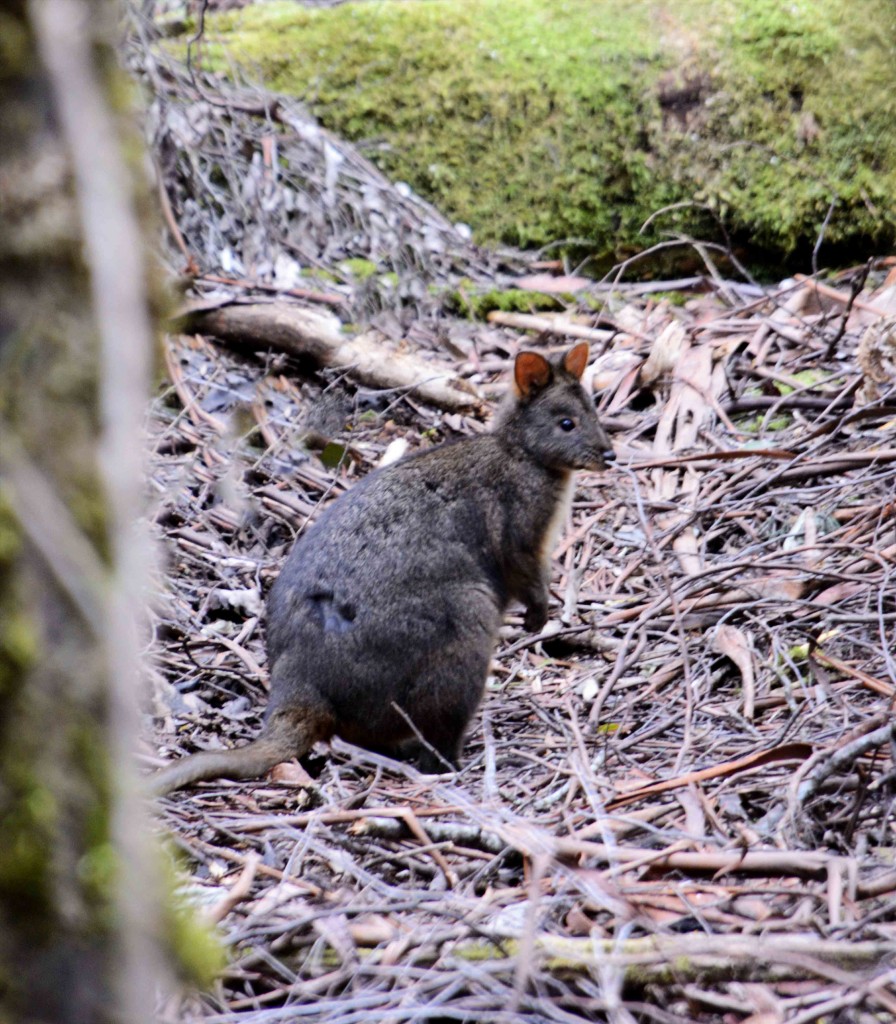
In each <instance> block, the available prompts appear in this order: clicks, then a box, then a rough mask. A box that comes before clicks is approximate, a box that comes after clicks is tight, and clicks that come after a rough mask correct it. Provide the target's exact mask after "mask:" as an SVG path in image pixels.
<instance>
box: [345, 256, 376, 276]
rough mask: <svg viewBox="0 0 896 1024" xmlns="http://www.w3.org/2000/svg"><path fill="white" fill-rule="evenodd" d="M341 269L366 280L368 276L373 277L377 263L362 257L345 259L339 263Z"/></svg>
mask: <svg viewBox="0 0 896 1024" xmlns="http://www.w3.org/2000/svg"><path fill="white" fill-rule="evenodd" d="M339 269H340V270H342V271H344V272H345V273H346V274H349V275H351V276H352V277H354V278H357V279H358V280H359V281H366V280H367V278H368V277H373V275H374V274H375V273H376V264H375V263H371V261H370V260H362V259H351V260H343V261H342V262H341V263H340V264H339Z"/></svg>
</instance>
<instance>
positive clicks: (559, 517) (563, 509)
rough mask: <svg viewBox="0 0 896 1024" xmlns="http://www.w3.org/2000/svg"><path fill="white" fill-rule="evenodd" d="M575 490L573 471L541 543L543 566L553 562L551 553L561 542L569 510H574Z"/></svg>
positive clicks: (561, 492) (560, 495) (558, 498)
mask: <svg viewBox="0 0 896 1024" xmlns="http://www.w3.org/2000/svg"><path fill="white" fill-rule="evenodd" d="M574 490H575V474H573V473H572V472H571V471H570V472H569V473H567V475H566V479H565V480H564V481H563V483H562V484H561V485H560V491H559V494H558V496H557V500H556V503H555V504H554V511H553V513H552V515H551V518H550V519H549V520H548V525H547V529H546V530H545V532H544V537H543V539H542V542H541V550H540V551H539V555H540V557H541V562H542V564H543V565H547V564H548V563H549V562H550V560H551V552H553V550H554V548H555V547H556V546H557V542H558V541H559V540H560V534H561V533H562V532H563V527H564V525H565V523H566V519H567V517H568V516H569V510H570V509H571V508H572V496H573V492H574Z"/></svg>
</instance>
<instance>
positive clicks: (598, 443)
mask: <svg viewBox="0 0 896 1024" xmlns="http://www.w3.org/2000/svg"><path fill="white" fill-rule="evenodd" d="M587 364H588V346H587V344H585V343H584V342H583V343H582V344H579V345H576V346H575V347H573V348H571V349H570V350H569V351H568V352H566V353H564V354H563V355H561V356H558V357H556V358H554V359H546V358H545V357H544V356H543V355H541V354H540V353H538V352H521V353H520V354H519V355H518V356H517V357H516V362H515V363H514V367H513V381H514V385H515V395H514V398H513V400H512V401H510V402H508V403H507V405H506V406H505V407H504V409H503V411H502V413H501V415H500V417H499V420H498V423H497V426H496V428H495V429H496V430H497V431H500V432H501V433H503V434H504V435H505V436H506V437H507V439H508V441H509V442H510V443H511V444H514V445H516V446H519V447H521V448H522V449H524V450H525V451H526V452H528V453H529V454H530V455H532V456H533V457H534V458H535V459H537V460H538V462H540V463H541V464H542V465H545V466H550V467H551V468H552V469H602V468H603V467H604V466H606V464H607V463H608V462H612V461H613V459H615V458H616V455H615V453H614V452H613V449H612V447H611V445H610V439H609V438H608V437H607V435H606V433H605V432H604V429H603V427H602V426H601V425H600V421H599V420H598V418H597V413H596V412H595V411H594V402H593V401H592V399H591V397H590V395H588V394H587V393H586V392H585V389H584V388H583V387H582V384H581V377H582V374H583V373H584V372H585V367H586V365H587Z"/></svg>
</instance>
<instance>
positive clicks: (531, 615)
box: [523, 604, 548, 633]
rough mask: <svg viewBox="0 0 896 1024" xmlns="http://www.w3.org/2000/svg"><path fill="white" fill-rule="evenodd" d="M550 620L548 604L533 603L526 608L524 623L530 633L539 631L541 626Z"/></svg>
mask: <svg viewBox="0 0 896 1024" xmlns="http://www.w3.org/2000/svg"><path fill="white" fill-rule="evenodd" d="M547 621H548V606H547V605H546V604H544V605H542V604H536V605H531V606H530V607H529V608H527V609H526V615H525V617H524V618H523V625H524V626H525V627H526V631H527V632H528V633H538V632H540V631H541V627H542V626H543V625H544V624H545V623H546V622H547Z"/></svg>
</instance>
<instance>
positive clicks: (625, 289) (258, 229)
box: [131, 26, 896, 1024]
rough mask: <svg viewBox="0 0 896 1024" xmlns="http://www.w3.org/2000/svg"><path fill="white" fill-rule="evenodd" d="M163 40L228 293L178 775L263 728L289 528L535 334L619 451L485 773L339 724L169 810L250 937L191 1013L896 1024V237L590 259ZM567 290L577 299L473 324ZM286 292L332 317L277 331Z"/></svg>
mask: <svg viewBox="0 0 896 1024" xmlns="http://www.w3.org/2000/svg"><path fill="white" fill-rule="evenodd" d="M142 31H144V32H145V31H147V29H146V26H143V29H142ZM135 38H136V42H135V43H134V45H133V52H132V54H131V59H132V65H133V66H134V68H135V71H136V72H137V73H138V75H139V78H140V81H141V83H142V85H143V87H144V88H145V89H146V90H147V92H148V93H149V98H150V110H149V115H148V130H149V132H150V134H151V136H152V149H153V153H154V154H155V160H156V165H157V170H158V173H159V180H160V182H161V186H160V188H161V190H162V193H163V196H164V198H163V207H164V209H165V210H166V211H167V212H166V239H167V240H166V243H165V259H166V262H167V264H168V267H169V269H170V270H171V272H172V275H175V274H178V275H187V276H188V277H189V289H190V299H189V303H188V306H184V308H183V309H182V310H180V311H179V312H180V313H181V314H182V316H181V319H180V320H179V321H178V322H177V326H176V327H175V326H174V324H173V323H172V330H171V332H170V333H169V334H168V335H167V336H166V338H165V341H164V368H165V380H164V382H163V383H162V384H161V385H160V387H159V390H158V393H157V394H156V396H155V398H154V400H153V402H152V406H151V409H150V412H149V416H148V420H147V426H148V430H147V451H148V490H149V497H150V501H151V508H152V513H151V521H152V528H153V531H154V534H155V537H156V538H157V542H158V545H157V546H158V549H159V551H160V553H161V560H160V568H159V569H158V571H157V574H156V576H155V579H154V581H153V593H152V595H151V613H150V614H151V630H150V637H149V642H148V656H149V657H148V660H149V663H150V665H151V668H150V671H149V675H150V686H149V690H150V693H151V698H150V707H148V709H147V723H148V729H147V736H148V740H149V739H151V740H153V741H154V744H155V745H154V746H153V745H152V743H150V742H148V743H147V746H146V748H145V751H144V761H145V763H146V765H147V767H152V766H153V765H158V764H159V763H161V760H162V758H166V759H167V758H170V757H177V756H182V755H184V754H186V753H189V752H191V751H193V750H198V749H211V748H215V747H221V746H225V745H233V744H238V743H242V742H245V741H247V740H248V739H250V738H251V737H253V736H255V735H256V734H257V732H258V730H259V728H260V723H261V714H262V712H263V708H264V706H265V701H266V684H267V675H266V667H265V650H264V617H263V601H264V594H265V593H266V591H267V589H268V587H269V585H270V583H271V581H272V579H273V578H274V577H275V575H276V573H277V570H278V567H279V566H280V564H281V563H282V561H283V559H284V557H285V555H286V553H287V551H288V549H289V547H290V545H291V543H292V541H293V540H294V539H295V537H296V536H297V534H298V533H299V532H300V531H301V530H302V529H304V528H305V527H306V526H307V525H308V523H309V522H312V521H313V520H314V517H315V516H316V515H317V513H318V511H319V510H320V509H321V508H322V507H323V506H324V505H325V504H326V502H327V501H329V500H330V499H332V498H333V497H334V496H336V495H338V494H339V493H340V492H342V491H343V490H345V489H346V488H348V487H350V486H351V485H352V483H353V482H354V481H356V480H358V479H360V478H361V477H362V476H363V474H365V473H367V472H369V471H370V470H371V469H372V468H374V467H375V466H376V465H377V464H378V463H379V462H380V460H381V459H382V457H383V455H384V453H385V452H386V451H387V450H389V449H390V446H394V445H398V446H400V448H401V449H402V450H404V449H406V450H408V451H416V450H419V449H420V448H422V447H425V446H429V445H432V444H435V443H439V442H441V441H443V440H450V439H452V438H456V437H458V436H462V435H464V434H468V433H470V432H474V431H481V430H483V429H486V423H487V411H488V410H489V409H491V408H493V405H494V402H495V400H497V399H498V398H499V397H500V394H501V390H502V388H503V387H504V386H505V385H506V381H507V379H508V373H509V369H510V366H511V365H512V359H513V357H514V355H515V354H516V353H517V352H518V351H519V350H520V348H524V347H527V346H532V347H538V348H540V349H541V350H548V351H556V350H559V349H562V348H565V347H567V346H568V344H569V343H570V339H572V338H581V337H586V338H588V339H589V340H590V342H591V359H592V367H593V386H594V388H595V394H596V397H597V400H598V403H599V410H600V413H601V416H602V420H603V422H604V425H605V426H606V427H607V429H608V430H609V431H610V432H611V436H612V440H613V444H614V447H615V450H616V452H617V457H618V465H617V466H616V467H615V468H612V469H610V470H608V471H605V472H603V473H600V474H596V473H581V474H579V475H578V477H577V487H576V493H575V500H574V504H573V511H572V517H571V522H570V523H569V524H568V527H567V529H566V531H565V532H564V534H563V537H562V539H561V541H560V544H559V547H558V549H557V552H556V557H555V573H554V577H553V586H552V593H553V597H554V604H553V607H552V618H551V621H550V622H549V624H548V627H546V628H545V630H544V631H543V632H542V633H541V634H539V635H538V636H531V635H527V634H525V633H524V632H523V629H522V622H521V615H520V614H518V610H516V609H513V610H512V611H511V614H510V615H509V616H508V619H507V625H506V627H505V629H504V631H503V633H502V640H501V643H500V645H499V648H498V650H497V651H496V654H495V658H494V662H493V668H492V674H491V677H490V680H489V685H488V691H487V695H486V698H485V700H484V702H483V705H482V708H481V711H480V713H479V714H478V715H477V716H476V719H475V726H474V728H473V730H472V731H471V733H470V735H469V737H468V741H467V743H466V746H465V748H464V755H463V764H462V767H461V770H460V771H459V772H458V773H457V774H456V775H453V776H439V777H432V776H421V775H420V774H419V773H418V772H417V771H416V770H415V769H414V768H413V767H411V766H410V765H407V764H401V763H397V762H394V761H391V760H389V759H388V758H383V757H380V756H377V755H375V754H371V753H368V752H366V751H363V750H359V749H356V748H352V747H350V746H348V745H347V744H345V743H342V742H340V741H338V740H336V741H334V742H333V744H332V745H331V746H330V748H329V749H321V750H320V751H319V752H318V753H317V754H315V756H314V757H312V758H310V759H308V760H307V762H306V763H305V764H303V765H302V766H299V765H296V764H293V765H284V766H280V768H278V769H277V770H276V771H275V772H274V773H273V775H272V777H271V778H269V779H266V780H260V781H258V782H254V783H239V784H236V783H230V782H226V781H221V782H218V783H214V784H208V783H207V784H203V785H201V786H197V787H195V788H193V789H190V790H186V791H183V792H179V793H177V794H174V795H173V796H172V797H171V798H169V799H167V800H165V801H161V802H160V803H159V805H158V820H159V822H160V825H161V827H163V828H164V830H165V831H166V833H167V834H169V835H170V837H171V842H172V843H173V845H174V846H175V847H176V848H177V849H178V850H180V851H181V852H182V853H183V855H184V859H183V866H184V869H185V870H186V871H188V872H189V875H190V881H189V884H188V885H185V898H188V899H189V900H190V901H192V902H195V903H196V905H197V906H198V907H201V908H202V913H203V914H204V915H205V916H206V917H207V918H208V920H210V921H213V922H215V923H217V925H218V927H219V928H220V929H221V934H222V936H223V939H224V941H225V942H226V943H227V944H228V946H229V947H230V948H231V949H232V960H231V963H230V965H229V967H228V968H227V969H226V971H225V972H224V974H223V975H222V976H221V978H220V980H219V981H218V982H217V984H216V985H215V987H214V989H213V990H212V991H211V992H208V993H205V994H201V995H200V994H193V995H189V996H185V997H183V998H180V997H177V998H175V997H172V999H171V1000H170V1001H169V1002H168V1003H167V1005H166V1006H165V1007H164V1011H163V1014H162V1017H163V1019H166V1020H172V1021H173V1020H196V1021H200V1020H201V1021H206V1022H217V1024H230V1022H237V1021H240V1022H246V1024H249V1022H259V1024H260V1022H265V1024H275V1022H280V1021H283V1022H286V1021H295V1020H324V1019H325V1020H327V1021H328V1022H329V1024H349V1022H352V1021H367V1020H380V1021H395V1022H401V1021H408V1022H410V1021H423V1020H433V1021H449V1020H470V1021H474V1020H485V1019H488V1020H490V1021H495V1022H505V1021H506V1022H510V1021H521V1020H532V1021H558V1022H563V1021H582V1020H609V1021H613V1022H628V1021H633V1020H634V1021H658V1022H664V1021H669V1022H672V1021H682V1020H686V1021H687V1020H691V1021H697V1022H704V1021H705V1022H719V1024H721V1022H725V1024H728V1022H741V1021H744V1022H746V1021H750V1022H753V1024H759V1022H760V1021H761V1022H763V1024H771V1022H776V1021H781V1022H784V1021H794V1022H801V1024H803V1022H810V1021H816V1020H817V1021H822V1020H826V1021H843V1022H846V1021H849V1022H863V1021H868V1022H871V1021H882V1020H887V1019H893V1016H894V1015H896V923H894V922H896V857H894V854H896V835H894V825H896V821H894V800H896V772H894V743H896V727H894V717H893V702H894V697H896V654H894V650H896V644H894V634H896V587H894V573H896V526H894V523H896V519H894V502H896V387H894V385H896V326H894V324H896V261H894V260H893V259H881V260H877V261H875V262H874V263H873V265H872V264H869V266H866V267H858V268H854V269H852V270H847V271H844V272H842V273H841V274H839V275H836V276H829V277H826V278H825V280H824V282H819V281H817V280H816V279H815V278H793V279H790V280H788V281H785V282H782V283H780V284H778V285H775V286H760V285H757V284H756V283H755V282H752V281H750V280H747V279H743V280H738V281H734V280H731V279H730V277H729V276H723V274H722V273H721V272H720V270H719V269H718V263H719V261H715V262H714V261H713V258H712V254H711V253H710V252H708V251H707V250H706V249H705V248H704V249H700V252H701V258H703V259H705V263H704V264H703V268H702V269H701V270H700V271H699V272H697V273H695V274H692V275H691V276H690V277H689V278H688V279H687V280H685V281H675V282H660V283H659V284H658V283H657V282H645V283H643V284H642V285H639V284H638V283H637V281H636V275H637V273H638V269H639V268H638V265H637V264H635V265H633V266H632V267H629V268H626V272H625V274H624V275H623V276H621V277H619V278H618V279H614V280H610V281H607V282H603V283H597V282H583V281H579V280H577V279H576V278H577V275H575V273H574V269H575V268H567V267H563V266H562V265H557V264H550V263H542V264H539V265H537V266H535V267H533V265H532V264H533V262H535V261H534V260H530V259H529V258H527V257H526V256H524V255H523V254H520V253H511V252H508V253H494V252H483V251H481V250H479V249H477V248H476V247H475V246H474V245H473V244H471V243H470V241H469V240H468V238H467V237H466V236H465V234H464V232H463V231H462V230H460V229H458V228H456V227H455V226H453V225H451V224H450V223H449V222H448V221H447V220H446V219H445V218H444V217H442V216H441V215H439V214H438V213H437V212H436V211H434V210H432V209H431V208H430V207H428V206H427V204H425V203H423V202H422V201H420V200H418V199H417V198H416V197H415V196H413V195H412V194H410V193H409V192H408V190H406V189H403V188H401V187H400V186H396V185H394V184H393V183H391V182H389V181H387V180H386V179H384V178H383V176H382V175H380V174H379V172H377V171H376V170H375V169H374V168H372V166H370V165H369V164H368V163H367V162H366V161H364V160H363V159H361V158H360V157H358V156H357V154H356V153H354V152H353V151H352V150H351V148H350V147H348V146H346V145H345V144H343V143H341V142H339V141H338V140H335V139H332V138H329V137H328V136H327V135H326V133H325V132H323V131H321V130H320V129H318V128H317V127H316V126H315V125H314V124H313V122H311V121H310V119H308V118H307V116H305V115H303V113H302V111H301V108H300V107H299V105H298V104H295V103H294V101H290V100H287V99H285V98H282V97H272V96H270V95H268V94H264V93H262V92H261V91H260V90H253V89H251V88H250V87H248V86H241V87H234V86H230V85H227V84H225V83H223V82H220V81H212V80H210V79H205V78H200V77H199V76H197V75H191V74H190V73H189V72H187V71H186V70H185V69H183V68H182V67H180V66H178V65H177V64H176V63H175V62H174V61H173V60H171V59H168V58H165V57H163V56H162V55H161V53H160V52H159V50H158V49H157V48H156V47H155V46H154V45H151V43H152V41H151V40H149V41H147V40H145V39H144V40H143V41H142V43H141V41H140V33H139V31H138V32H137V34H136V37H135ZM138 43H139V44H140V45H137V44H138ZM144 44H145V45H144ZM358 261H363V262H364V263H365V266H366V264H370V265H371V266H372V267H373V268H374V269H375V272H374V273H368V272H367V271H366V270H365V271H364V273H363V274H359V273H358V268H359V263H358ZM646 266H647V264H645V267H646ZM532 275H537V277H536V280H535V282H534V285H537V286H538V290H539V293H540V294H543V293H544V292H547V293H548V294H550V293H552V292H554V293H556V294H557V295H558V298H557V304H558V306H559V307H562V308H558V309H556V310H554V311H553V312H545V311H544V310H543V309H533V310H532V311H531V313H527V312H525V311H516V312H500V311H496V312H495V313H494V314H493V316H492V317H491V319H490V320H488V321H482V320H480V321H471V320H467V319H463V318H462V317H461V316H460V315H459V314H458V313H457V312H456V306H455V303H456V296H457V294H458V293H470V294H472V293H477V292H483V291H486V290H488V289H489V288H495V287H498V288H518V289H519V290H523V291H524V290H525V289H526V288H527V287H532V286H533V282H531V281H527V280H526V278H527V277H531V276H532ZM559 275H562V277H560V276H559ZM552 280H554V281H558V282H559V283H557V284H556V285H555V286H553V285H552ZM566 289H570V290H569V291H567V290H566ZM248 306H251V307H253V308H257V309H259V310H260V312H258V313H257V314H255V315H256V316H257V317H259V318H260V320H259V321H258V322H260V323H261V324H262V325H264V324H266V323H268V322H269V320H270V318H273V317H275V316H276V315H279V312H278V311H279V310H280V309H281V307H284V306H285V307H287V309H286V315H287V319H289V317H293V320H291V321H290V323H291V327H290V331H292V333H289V332H287V334H288V336H289V338H291V339H293V340H292V341H290V342H289V344H281V343H280V342H279V341H277V340H276V339H275V340H274V342H273V344H272V345H264V344H262V343H261V342H260V340H259V337H258V336H255V335H253V334H251V332H250V333H249V334H248V335H247V336H246V337H245V339H244V340H243V343H241V344H240V343H239V340H238V336H239V329H238V328H234V330H233V331H231V333H230V334H228V329H227V328H226V324H228V323H229V324H230V325H231V326H232V325H233V323H234V322H237V323H243V324H244V323H245V320H236V321H235V320H233V319H232V318H233V317H235V316H236V314H237V313H239V312H240V308H241V307H248ZM197 310H198V312H197ZM242 312H245V311H244V310H243V311H242ZM210 313H215V314H216V315H218V319H217V320H215V321H213V322H212V321H208V320H207V321H205V322H203V321H202V319H201V316H202V315H208V314H210ZM197 317H199V319H196V318H197ZM228 317H231V319H230V320H228V319H227V318H228ZM266 317H267V318H268V319H265V318H266ZM295 322H299V323H300V324H301V325H303V326H301V327H295ZM210 323H212V324H213V325H214V324H217V330H216V331H215V330H211V329H209V324H210ZM222 324H224V325H225V326H223V327H222V326H221V325H222ZM261 336H262V337H263V330H262V335H261ZM359 338H362V339H363V344H364V346H365V348H364V350H363V351H364V352H366V353H367V356H369V353H370V351H373V352H374V353H381V356H382V359H383V360H387V361H388V360H389V359H394V360H396V361H397V362H398V363H401V364H402V365H409V364H407V360H411V362H412V364H413V366H414V367H415V368H416V371H415V372H416V373H417V374H418V375H422V376H420V379H418V380H416V381H415V382H408V380H407V379H405V378H401V377H399V378H396V379H395V380H394V381H391V382H390V378H388V377H386V378H382V377H377V366H378V365H379V363H378V360H377V358H376V357H373V358H371V359H370V360H369V361H368V363H365V362H364V359H365V358H367V356H365V355H364V354H363V353H362V354H358V353H359V352H361V350H360V349H348V350H346V349H345V348H344V347H342V346H343V339H344V341H345V342H347V343H352V344H353V343H355V342H357V341H358V339H359ZM322 339H323V340H322ZM347 351H348V352H349V353H350V357H349V356H346V352H347ZM365 366H366V367H367V369H365ZM430 377H431V378H433V379H434V378H437V377H438V378H440V379H444V380H447V381H448V382H449V389H450V390H451V391H453V392H454V393H456V394H459V395H462V396H464V397H463V400H462V401H459V402H458V403H456V404H455V405H454V406H451V404H450V402H448V403H447V404H445V403H443V404H440V402H439V400H438V398H434V397H433V396H432V394H431V393H427V392H425V391H421V390H420V387H418V386H417V385H422V384H424V383H425V379H429V378H430ZM392 450H394V449H392ZM157 751H158V754H157Z"/></svg>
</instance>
